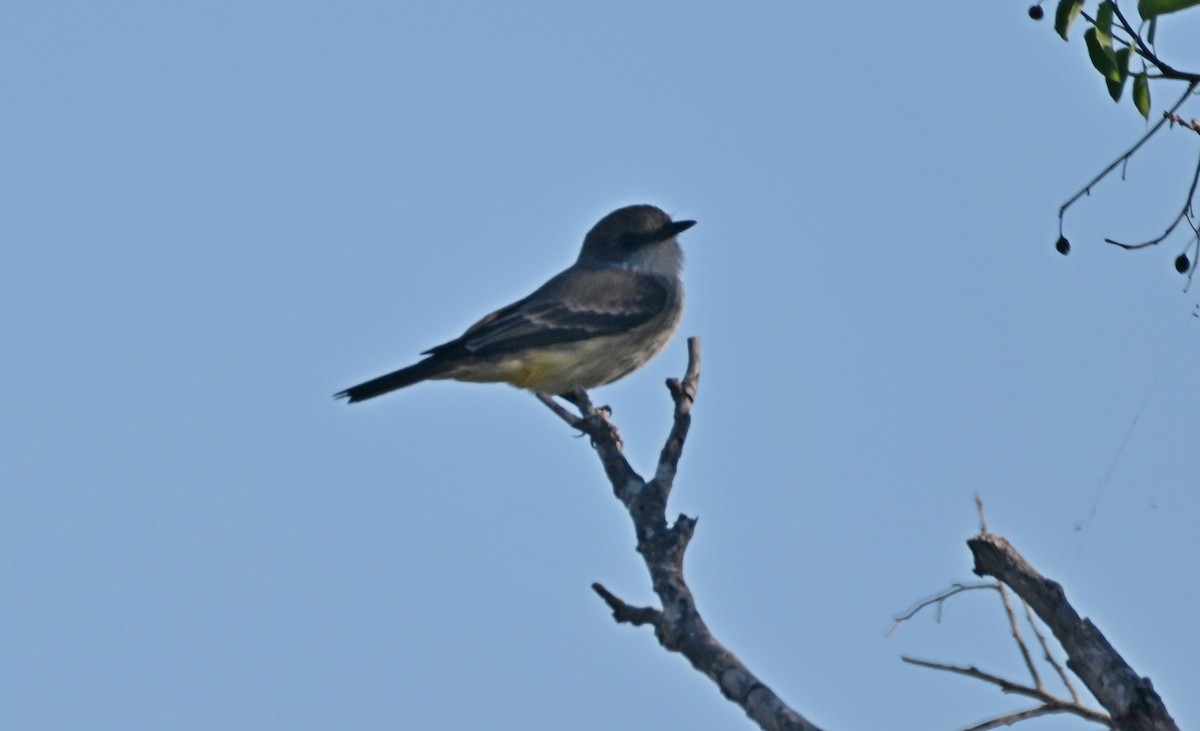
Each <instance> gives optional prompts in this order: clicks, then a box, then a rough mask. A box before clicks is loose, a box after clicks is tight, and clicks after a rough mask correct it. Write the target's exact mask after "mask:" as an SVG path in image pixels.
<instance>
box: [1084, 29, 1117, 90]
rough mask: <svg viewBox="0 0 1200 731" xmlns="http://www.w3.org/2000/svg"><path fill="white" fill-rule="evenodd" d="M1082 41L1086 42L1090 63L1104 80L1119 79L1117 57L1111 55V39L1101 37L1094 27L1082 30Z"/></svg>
mask: <svg viewBox="0 0 1200 731" xmlns="http://www.w3.org/2000/svg"><path fill="white" fill-rule="evenodd" d="M1083 42H1084V43H1086V44H1087V50H1088V57H1089V58H1090V59H1092V65H1093V66H1095V67H1096V70H1097V71H1099V72H1100V75H1101V76H1103V77H1104V78H1105V79H1106V80H1109V81H1120V79H1121V74H1120V72H1119V71H1117V58H1116V56H1115V55H1113V50H1112V39H1111V38H1107V37H1105V38H1103V39H1102V38H1101V37H1100V34H1099V33H1097V32H1096V29H1095V27H1092V28H1088V29H1087V30H1085V31H1084V32H1083Z"/></svg>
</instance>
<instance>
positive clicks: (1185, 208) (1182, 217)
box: [1104, 158, 1200, 250]
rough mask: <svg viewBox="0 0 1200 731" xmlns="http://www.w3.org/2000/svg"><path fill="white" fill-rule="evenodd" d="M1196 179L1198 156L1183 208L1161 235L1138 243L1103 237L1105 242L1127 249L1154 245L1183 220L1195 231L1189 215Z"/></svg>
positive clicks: (1199, 168)
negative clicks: (1127, 242)
mask: <svg viewBox="0 0 1200 731" xmlns="http://www.w3.org/2000/svg"><path fill="white" fill-rule="evenodd" d="M1197 181H1200V158H1198V159H1197V160H1196V170H1195V172H1193V173H1192V185H1191V187H1190V188H1188V194H1187V198H1185V199H1184V201H1183V209H1182V210H1180V211H1179V215H1178V216H1176V217H1175V220H1174V221H1172V222H1171V225H1170V226H1167V230H1166V231H1163V233H1162V236H1158V237H1156V238H1153V239H1150V240H1149V241H1143V242H1142V243H1140V244H1123V243H1121V242H1120V241H1114V240H1113V239H1104V241H1105V243H1108V244H1112V245H1113V246H1120V247H1121V248H1122V249H1127V250H1133V249H1144V248H1146V247H1147V246H1154V245H1156V244H1158V243H1161V242H1162V240H1163V239H1165V238H1167V237H1168V236H1170V235H1171V232H1173V231H1174V230H1175V227H1176V226H1178V225H1179V224H1180V222H1182V221H1185V220H1186V221H1187V222H1188V223H1189V224H1190V225H1191V226H1192V230H1193V231H1195V229H1196V225H1195V224H1194V223H1192V220H1191V217H1192V202H1193V201H1194V200H1195V198H1196V183H1197Z"/></svg>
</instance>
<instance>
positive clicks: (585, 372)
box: [335, 205, 696, 403]
mask: <svg viewBox="0 0 1200 731" xmlns="http://www.w3.org/2000/svg"><path fill="white" fill-rule="evenodd" d="M695 224H696V222H695V221H672V220H671V217H670V216H668V215H667V214H666V213H664V212H663V211H662V210H660V209H658V208H655V207H654V206H650V205H636V206H627V207H625V208H619V209H617V210H615V211H613V212H612V213H610V214H608V215H607V216H605V217H604V218H602V219H600V222H599V223H597V224H596V225H595V226H593V227H592V230H591V231H588V234H587V236H586V237H584V239H583V249H582V250H581V251H580V252H579V258H578V259H576V260H575V263H574V264H572V265H571V266H569V267H567V268H566V269H565V270H563V271H562V272H560V273H559V274H557V275H555V276H554V277H552V278H551V279H550V281H548V282H546V283H545V284H543V285H542V286H541V287H539V288H538V289H537V290H536V291H534V292H533V294H531V295H529V296H528V297H525V298H524V299H521V300H518V301H516V302H514V303H512V304H511V305H508V306H507V307H502V308H500V309H498V310H496V311H495V312H493V313H491V314H490V315H488V316H487V317H484V318H483V319H482V320H480V321H479V322H477V323H475V324H474V325H472V326H471V327H469V328H468V329H467V331H466V332H465V333H463V334H462V336H461V337H459V338H457V339H455V340H451V341H450V342H448V343H444V344H442V345H439V346H437V347H435V348H430V349H429V350H426V351H425V352H424V353H422V355H425V356H428V357H426V358H425V359H424V360H421V361H418V362H417V363H415V364H414V365H411V366H408V367H407V368H401V369H400V370H398V371H393V372H392V373H388V374H387V375H384V376H380V377H378V378H374V379H372V380H370V381H367V382H365V383H360V384H358V385H357V386H351V387H350V388H347V389H346V390H345V391H342V392H340V393H338V394H335V398H344V399H347V400H348V401H349V402H350V403H354V402H356V401H365V400H366V399H369V398H374V397H376V396H380V395H382V394H385V393H388V392H389V391H394V390H396V389H398V388H404V387H405V386H411V385H412V384H414V383H418V382H420V381H425V380H430V379H453V380H456V381H473V382H477V383H508V384H511V385H513V386H516V387H518V388H526V389H529V390H531V391H538V392H542V393H546V394H551V395H554V394H559V395H565V394H570V393H571V392H573V391H575V390H577V389H585V390H586V389H589V388H593V387H595V386H603V385H604V384H606V383H612V382H613V381H615V380H617V379H618V378H621V377H623V376H626V375H628V374H629V373H631V372H633V371H635V370H637V369H638V368H641V367H642V366H643V365H645V364H646V362H647V361H649V360H650V359H651V358H653V357H654V356H655V355H657V354H658V353H659V351H661V350H662V349H663V347H664V346H665V345H666V344H667V341H668V340H670V338H671V335H672V334H674V332H675V329H676V328H677V327H678V326H679V318H680V316H681V315H682V314H683V283H682V282H680V280H679V272H680V269H682V267H683V251H682V250H681V249H680V248H679V243H678V241H676V238H675V237H676V236H677V235H678V234H680V233H681V232H683V231H686V230H687V229H689V228H691V227H692V226H694V225H695Z"/></svg>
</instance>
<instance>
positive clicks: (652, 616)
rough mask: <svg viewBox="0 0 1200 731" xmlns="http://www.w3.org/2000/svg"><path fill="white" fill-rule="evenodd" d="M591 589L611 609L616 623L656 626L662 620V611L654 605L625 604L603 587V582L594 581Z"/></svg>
mask: <svg viewBox="0 0 1200 731" xmlns="http://www.w3.org/2000/svg"><path fill="white" fill-rule="evenodd" d="M592 591H594V592H596V593H597V594H599V595H600V598H601V599H603V600H604V603H605V604H607V605H608V608H609V609H611V610H612V613H613V619H615V620H616V621H617V623H618V624H632V625H634V626H638V625H643V624H650V625H654V626H655V627H658V624H659V622H660V621H661V620H662V612H660V611H658V610H657V609H655V608H654V607H635V606H632V605H630V604H626V603H625V602H624V601H623V600H622V599H621V598H620V597H619V596H617V595H616V594H613V593H612V592H611V591H609V590H608V589H606V588H605V587H604V584H601V583H600V582H596V583H594V584H592Z"/></svg>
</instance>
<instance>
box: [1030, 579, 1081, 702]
mask: <svg viewBox="0 0 1200 731" xmlns="http://www.w3.org/2000/svg"><path fill="white" fill-rule="evenodd" d="M1021 606H1022V607H1024V608H1025V621H1027V622H1029V628H1030V629H1032V630H1033V636H1034V637H1037V640H1038V644H1040V645H1041V646H1042V657H1043V659H1045V661H1046V662H1047V663H1048V664H1049V665H1050V667H1052V668H1054V672H1056V673H1058V677H1059V679H1060V680H1062V682H1063V685H1065V686H1067V690H1068V691H1070V692H1071V699H1072V700H1074V701H1075V702H1076V703H1082V701H1081V700H1080V698H1079V691H1078V690H1075V684H1074V683H1072V682H1071V676H1070V675H1067V671H1066V668H1064V667H1063V666H1062V663H1060V662H1059V661H1058V660H1057V659H1056V658H1055V657H1054V654H1053V653H1052V652H1050V645H1049V644H1048V643H1047V642H1046V636H1045V635H1043V634H1042V631H1041V630H1040V629H1038V623H1037V620H1036V619H1034V618H1033V610H1031V609H1030V608H1029V605H1028V604H1026V603H1025V602H1024V601H1022V602H1021Z"/></svg>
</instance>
